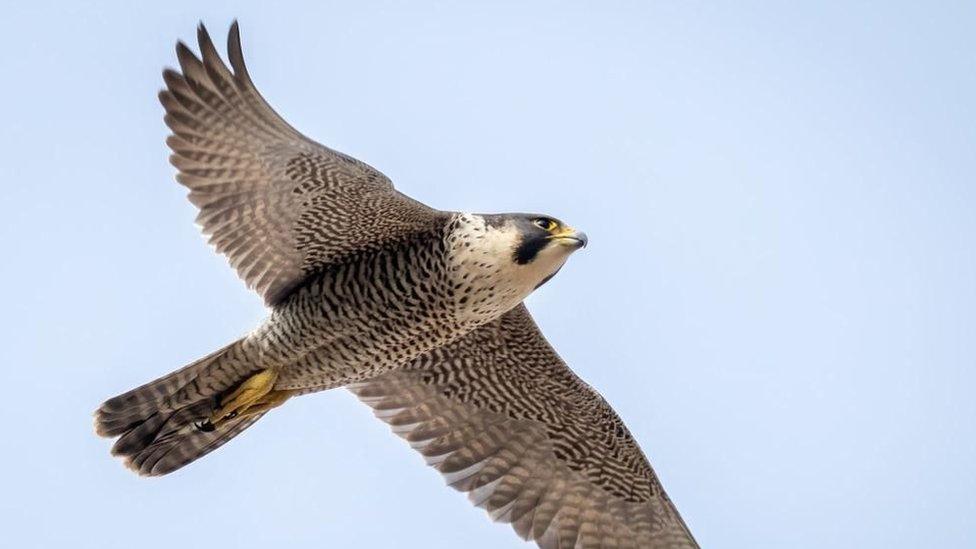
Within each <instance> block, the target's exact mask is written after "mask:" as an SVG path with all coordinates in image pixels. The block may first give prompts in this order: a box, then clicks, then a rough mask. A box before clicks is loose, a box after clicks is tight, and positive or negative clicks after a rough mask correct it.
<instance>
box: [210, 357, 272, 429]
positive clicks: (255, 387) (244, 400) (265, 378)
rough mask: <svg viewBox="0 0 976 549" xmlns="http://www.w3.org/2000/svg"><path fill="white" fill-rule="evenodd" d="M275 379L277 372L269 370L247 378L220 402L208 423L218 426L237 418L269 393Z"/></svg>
mask: <svg viewBox="0 0 976 549" xmlns="http://www.w3.org/2000/svg"><path fill="white" fill-rule="evenodd" d="M276 379H278V372H276V371H275V370H273V369H271V368H268V369H267V370H262V371H260V372H258V373H256V374H254V375H253V376H251V377H249V378H247V379H246V380H245V381H244V383H241V384H240V385H239V386H238V387H237V389H234V392H233V393H231V394H229V395H227V396H226V397H224V398H222V399H221V400H220V409H218V410H217V411H215V412H214V413H213V415H212V416H210V422H211V423H213V424H214V425H219V424H220V423H221V422H223V421H226V420H228V419H233V418H235V417H237V416H238V415H240V414H241V413H243V412H244V411H246V410H247V409H248V408H249V407H250V406H251V405H252V404H255V403H257V402H258V401H260V400H261V399H262V398H263V397H265V396H266V395H267V394H268V393H271V392H272V391H271V389H272V388H273V387H274V384H275V380H276ZM289 396H290V395H289ZM282 402H284V400H282Z"/></svg>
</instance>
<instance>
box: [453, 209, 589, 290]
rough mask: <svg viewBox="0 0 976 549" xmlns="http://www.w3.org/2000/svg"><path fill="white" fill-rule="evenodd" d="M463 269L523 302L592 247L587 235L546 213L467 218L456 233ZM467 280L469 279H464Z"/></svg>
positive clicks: (465, 217) (464, 215)
mask: <svg viewBox="0 0 976 549" xmlns="http://www.w3.org/2000/svg"><path fill="white" fill-rule="evenodd" d="M455 234H456V236H457V238H458V240H457V242H458V243H459V245H460V246H459V248H458V254H457V259H458V260H460V261H461V262H462V263H463V264H464V266H463V267H461V268H460V269H459V270H460V271H461V272H464V273H468V274H469V276H475V277H477V278H479V279H481V280H484V281H485V282H489V283H490V284H491V285H492V286H494V287H495V289H502V290H503V292H504V293H506V294H507V293H510V292H513V294H512V295H513V296H514V297H517V299H518V301H521V300H522V299H524V298H525V296H527V295H528V294H529V293H530V292H532V290H534V289H536V288H538V287H539V286H541V285H543V284H545V283H546V282H547V281H548V280H549V279H550V278H552V277H553V276H554V275H555V274H556V272H557V271H559V269H560V268H561V267H562V266H563V264H564V263H565V262H566V259H567V258H569V256H570V255H571V254H572V253H573V252H575V251H576V250H579V249H581V248H583V247H584V246H586V243H587V239H586V234H584V233H583V232H581V231H577V230H576V229H574V228H572V227H570V226H569V225H567V224H565V223H563V222H562V221H560V220H558V219H556V218H554V217H551V216H547V215H540V214H523V213H509V214H485V215H478V214H462V215H461V216H460V218H459V225H458V228H457V231H456V233H455ZM462 276H463V275H462Z"/></svg>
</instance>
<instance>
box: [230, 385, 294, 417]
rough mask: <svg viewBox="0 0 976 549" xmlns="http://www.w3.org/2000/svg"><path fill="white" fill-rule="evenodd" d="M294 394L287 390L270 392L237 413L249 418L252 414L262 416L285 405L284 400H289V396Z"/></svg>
mask: <svg viewBox="0 0 976 549" xmlns="http://www.w3.org/2000/svg"><path fill="white" fill-rule="evenodd" d="M293 394H295V391H290V390H287V389H284V390H281V391H271V392H270V393H268V394H266V395H264V396H263V397H261V399H260V400H258V401H257V402H255V403H254V404H251V405H250V406H248V407H247V409H246V410H244V411H242V412H239V413H238V415H242V416H249V415H252V414H263V413H264V412H267V411H268V410H270V409H272V408H277V407H278V406H281V405H282V404H284V403H285V401H286V400H288V399H289V398H291V395H293Z"/></svg>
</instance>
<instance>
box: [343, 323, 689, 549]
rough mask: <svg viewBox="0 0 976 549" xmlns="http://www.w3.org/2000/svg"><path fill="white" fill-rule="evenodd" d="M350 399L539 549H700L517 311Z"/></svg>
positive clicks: (606, 411)
mask: <svg viewBox="0 0 976 549" xmlns="http://www.w3.org/2000/svg"><path fill="white" fill-rule="evenodd" d="M349 389H350V390H352V392H353V393H355V394H356V396H358V397H359V398H360V399H361V400H363V401H364V402H366V403H367V404H369V405H370V406H372V407H373V409H374V410H375V412H376V415H377V416H378V417H380V418H381V419H383V420H384V421H386V422H387V423H389V424H390V425H391V426H392V427H393V431H394V432H395V433H397V434H398V435H400V436H401V437H403V438H405V439H406V440H407V441H408V442H410V444H411V446H413V447H414V448H415V449H416V450H417V451H419V452H420V453H421V454H423V456H424V457H425V458H426V460H427V462H428V463H429V464H430V465H432V466H433V467H435V468H436V469H438V470H439V471H440V472H441V473H442V474H443V475H444V476H445V478H446V479H447V482H448V483H449V484H450V485H451V486H452V487H454V488H456V489H458V490H462V491H465V492H469V498H470V499H471V501H472V502H473V503H474V504H475V505H478V506H480V507H484V508H485V509H486V510H487V511H488V513H489V515H490V516H491V518H492V519H494V520H497V521H502V522H509V523H511V524H512V526H513V527H514V528H515V531H516V532H518V534H519V535H521V536H522V537H523V538H525V539H528V540H534V541H536V542H537V543H538V544H539V545H540V546H542V547H553V548H556V547H558V548H577V549H580V548H604V547H606V548H610V547H618V548H624V547H629V548H634V549H637V548H640V549H694V548H697V547H698V544H697V543H696V542H695V540H694V538H693V537H692V535H691V532H690V531H689V530H688V528H687V526H685V523H684V522H683V521H682V520H681V517H680V516H679V515H678V511H677V509H675V507H674V504H673V503H672V502H671V500H670V499H669V498H668V496H667V494H666V493H665V492H664V488H662V487H661V483H660V482H659V481H658V479H657V476H656V475H655V474H654V471H653V469H651V465H650V463H648V461H647V458H646V457H644V454H643V452H641V449H640V447H638V445H637V442H636V441H635V440H634V438H633V437H632V436H631V434H630V432H629V431H628V430H627V428H626V426H624V424H623V421H621V419H620V417H619V416H617V414H616V412H614V411H613V408H611V407H610V405H609V404H607V402H606V401H605V400H604V399H603V397H601V396H600V395H599V393H597V392H596V391H594V390H593V389H592V388H591V387H590V386H589V385H587V384H586V383H584V382H583V381H582V380H581V379H580V378H578V377H577V376H576V375H575V374H574V373H573V372H572V371H571V370H570V369H569V368H568V367H567V366H566V364H565V363H564V362H563V361H562V359H560V358H559V356H558V355H557V354H556V352H555V351H553V349H552V347H550V346H549V343H548V342H547V341H546V340H545V338H544V337H543V335H542V333H541V332H540V331H539V329H538V327H537V326H536V324H535V322H534V321H533V320H532V317H531V316H530V315H529V312H528V311H527V310H526V309H525V306H524V305H519V306H517V307H516V308H515V309H513V310H511V311H509V312H507V313H505V314H504V315H502V316H501V317H500V318H499V319H497V320H495V321H494V322H490V323H488V324H486V325H484V326H482V327H480V328H477V329H475V330H474V331H473V332H472V333H470V334H468V335H467V336H465V337H463V338H461V339H459V340H458V341H456V342H454V343H451V344H450V345H447V346H445V347H441V348H439V349H436V350H434V351H432V352H430V353H428V354H426V355H423V356H422V357H421V358H419V359H417V360H416V361H414V362H413V363H411V364H410V365H409V366H407V367H406V368H403V369H399V370H395V371H393V372H390V373H387V374H384V375H381V376H379V377H377V378H375V379H371V380H367V381H365V382H362V383H357V384H354V385H351V386H349Z"/></svg>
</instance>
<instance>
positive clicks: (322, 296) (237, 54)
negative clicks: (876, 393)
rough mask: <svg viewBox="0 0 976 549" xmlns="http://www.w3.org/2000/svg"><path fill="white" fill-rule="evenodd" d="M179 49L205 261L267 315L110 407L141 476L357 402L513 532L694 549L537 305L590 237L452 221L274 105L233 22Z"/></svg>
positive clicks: (502, 223)
mask: <svg viewBox="0 0 976 549" xmlns="http://www.w3.org/2000/svg"><path fill="white" fill-rule="evenodd" d="M197 37H198V41H199V49H200V56H199V57H198V56H197V55H196V54H194V53H193V52H192V51H191V50H190V49H189V48H188V47H187V46H186V45H185V44H183V43H182V42H180V43H178V44H177V46H176V54H177V58H178V59H179V65H180V70H179V71H176V70H166V71H164V72H163V78H164V80H165V83H166V88H165V89H164V90H162V91H161V92H160V94H159V99H160V101H161V102H162V104H163V107H164V108H165V110H166V116H165V122H166V124H167V126H169V128H170V129H171V130H172V135H170V136H169V138H168V139H167V144H168V145H169V147H170V149H172V151H173V154H172V156H171V157H170V160H171V162H172V163H173V165H174V166H175V167H176V168H177V169H178V170H179V173H178V174H177V176H176V179H177V180H178V181H179V182H180V183H181V184H183V185H184V186H186V187H187V188H188V189H189V191H190V192H189V199H190V202H192V203H193V204H194V205H195V206H197V208H199V211H200V213H199V216H198V217H197V222H198V223H199V225H200V226H201V227H202V230H203V233H204V234H205V235H207V236H208V237H209V241H210V243H211V244H212V245H213V246H214V247H215V248H216V249H217V251H218V252H220V253H222V254H224V255H225V256H226V257H227V259H228V260H229V261H230V264H231V266H232V267H233V268H234V269H235V270H236V271H237V273H238V274H239V275H240V276H241V278H243V279H244V281H245V282H246V283H247V285H248V286H249V287H250V288H253V289H254V290H256V291H257V292H258V294H260V295H261V297H262V298H263V299H264V301H265V304H266V305H267V306H268V308H269V309H270V314H269V316H268V318H267V319H266V320H265V321H264V323H263V324H261V325H260V326H258V327H257V328H256V329H255V330H254V331H253V332H251V333H249V334H248V335H246V336H244V337H242V338H241V339H239V340H237V341H235V342H233V343H231V344H229V345H227V346H226V347H224V348H222V349H220V350H218V351H215V352H213V353H211V354H210V355H208V356H205V357H203V358H201V359H200V360H197V361H196V362H193V363H191V364H189V365H188V366H185V367H183V368H181V369H179V370H176V371H175V372H172V373H170V374H168V375H165V376H163V377H161V378H159V379H157V380H155V381H151V382H149V383H147V384H145V385H143V386H141V387H138V388H136V389H133V390H131V391H129V392H127V393H124V394H121V395H119V396H116V397H114V398H111V399H109V400H107V401H106V402H105V403H103V404H102V405H101V406H100V407H99V408H98V410H97V411H96V412H95V429H96V432H97V433H98V434H99V435H101V436H105V437H112V438H116V437H117V440H116V441H115V443H114V445H113V446H112V453H113V454H114V455H117V456H120V457H122V458H123V459H124V461H125V465H126V466H128V467H129V468H130V469H132V470H133V471H135V472H137V473H139V474H140V475H165V474H167V473H171V472H173V471H175V470H177V469H179V468H181V467H183V466H184V465H187V464H188V463H190V462H192V461H195V460H197V459H199V458H200V457H202V456H204V455H205V454H207V453H209V452H211V451H213V450H215V449H217V448H218V447H220V446H221V445H223V444H224V443H225V442H227V441H228V440H230V439H232V438H234V437H235V436H237V435H238V434H240V433H241V432H242V431H244V430H245V429H247V428H248V427H250V426H251V425H252V424H254V423H255V422H256V421H258V420H259V419H260V418H261V417H262V416H263V415H264V414H266V413H268V411H270V410H272V409H273V408H275V407H277V406H280V405H282V404H284V403H285V402H287V401H288V400H289V399H290V398H293V397H296V396H299V395H304V394H308V393H314V392H317V391H324V390H327V389H333V388H338V387H345V388H347V389H348V390H350V391H352V392H353V393H354V394H355V395H356V396H357V397H359V399H361V400H362V401H363V402H365V403H366V404H368V405H369V406H371V407H372V408H373V409H374V411H375V413H376V415H377V416H378V417H379V418H381V419H382V420H384V421H385V422H387V423H388V424H390V425H391V426H392V428H393V431H394V432H395V433H396V434H398V435H399V436H401V437H403V438H404V439H406V440H407V441H408V442H409V443H410V445H411V446H412V447H413V448H415V449H416V450H417V451H418V452H420V453H421V454H422V455H423V457H424V458H425V460H426V461H427V463H428V464H430V465H431V466H433V467H434V468H436V469H437V470H438V471H440V472H441V473H442V474H443V475H444V477H445V478H446V480H447V482H448V484H449V485H450V486H452V487H454V488H456V489H458V490H461V491H464V492H467V493H468V494H469V497H470V499H471V501H472V502H473V503H474V504H475V505H478V506H480V507H482V508H484V509H485V510H486V511H487V512H488V514H489V515H490V517H491V518H492V519H494V520H496V521H501V522H507V523H510V524H511V525H512V526H513V527H514V529H515V531H516V532H517V533H518V534H519V535H520V536H522V537H523V538H524V539H527V540H532V541H535V542H536V543H538V545H539V546H540V547H559V548H591V547H593V548H599V547H607V548H609V547H619V548H626V547H631V548H668V549H684V548H694V547H698V545H697V544H696V543H695V541H694V538H693V537H692V535H691V533H690V532H689V530H688V528H687V527H686V526H685V524H684V522H683V521H682V519H681V517H680V516H679V514H678V512H677V510H676V509H675V507H674V505H673V504H672V502H671V501H670V499H669V498H668V496H667V494H665V492H664V489H663V488H662V487H661V484H660V482H659V481H658V479H657V477H656V476H655V474H654V471H653V470H652V469H651V466H650V464H649V463H648V461H647V459H646V458H645V457H644V454H643V453H642V452H641V449H640V448H639V447H638V445H637V442H636V441H635V440H634V438H633V437H632V436H631V434H630V432H629V431H628V430H627V428H626V427H625V426H624V424H623V422H622V421H621V419H620V418H619V417H618V416H617V414H616V413H615V412H614V411H613V409H612V408H611V407H610V405H609V404H607V402H606V401H605V400H604V399H603V398H602V397H601V396H600V395H599V393H597V392H596V391H595V390H593V389H592V388H591V387H590V386H589V385H587V384H586V383H584V382H583V381H582V380H581V379H580V378H578V377H577V376H576V375H575V374H574V373H573V372H572V371H571V370H570V369H569V367H568V366H567V365H566V364H565V363H564V362H563V361H562V359H560V358H559V356H558V355H557V354H556V352H555V351H554V350H553V349H552V347H551V346H550V345H549V343H548V342H547V341H546V339H545V337H543V335H542V333H541V332H540V331H539V328H538V327H537V326H536V324H535V322H534V321H533V320H532V317H531V316H530V315H529V312H528V311H527V310H526V308H525V305H524V304H522V301H523V300H524V299H525V298H526V296H528V295H529V294H530V293H531V292H532V291H533V290H535V289H536V288H538V287H539V286H541V285H542V284H544V283H545V282H546V281H548V280H549V279H550V278H551V277H553V276H554V275H555V274H556V272H557V271H558V270H559V269H560V268H561V267H562V266H563V264H564V263H565V261H566V260H567V258H568V257H569V256H570V255H571V254H572V253H573V252H575V251H577V250H579V249H581V248H583V247H585V246H586V243H587V239H586V235H585V234H583V233H582V232H580V231H577V230H575V229H573V228H572V227H570V226H568V225H566V224H565V223H563V222H562V221H559V220H558V219H556V218H554V217H551V216H548V215H538V214H521V213H507V214H475V213H466V212H448V211H439V210H435V209H433V208H430V207H427V206H426V205H424V204H421V203H420V202H417V201H415V200H413V199H411V198H409V197H407V196H406V195H403V194H401V193H399V192H398V191H396V190H395V189H394V188H393V185H392V183H391V182H390V180H389V179H388V178H387V177H386V176H384V175H383V174H382V173H380V172H379V171H377V170H376V169H374V168H372V167H370V166H369V165H367V164H365V163H363V162H360V161H359V160H356V159H354V158H351V157H349V156H346V155H344V154H342V153H340V152H338V151H334V150H332V149H329V148H327V147H325V146H322V145H320V144H318V143H316V142H314V141H312V140H311V139H309V138H307V137H305V136H304V135H302V134H301V133H299V132H298V131H297V130H295V129H294V128H293V127H291V126H290V125H289V124H288V123H287V122H285V121H284V120H283V119H282V118H281V117H280V116H278V114H277V113H275V111H274V110H272V108H271V107H270V106H269V105H268V103H267V102H265V100H264V99H263V98H262V97H261V95H260V94H259V93H258V91H257V89H256V88H255V86H254V83H253V82H252V81H251V77H250V76H249V75H248V72H247V68H246V67H245V66H244V58H243V54H242V51H241V42H240V32H239V29H238V26H237V23H236V22H235V23H234V24H233V25H232V26H231V29H230V33H229V36H228V43H227V49H228V58H229V61H230V66H229V67H228V66H227V65H226V64H225V63H224V62H223V61H222V60H221V58H220V55H219V54H218V53H217V50H216V48H215V47H214V44H213V42H212V41H211V39H210V36H209V34H208V33H207V30H206V29H205V28H204V27H203V25H202V24H201V25H200V27H199V28H198V32H197Z"/></svg>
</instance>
